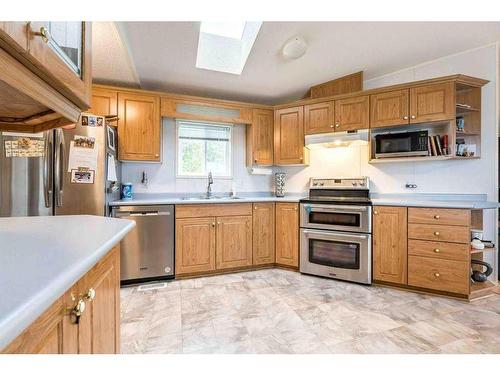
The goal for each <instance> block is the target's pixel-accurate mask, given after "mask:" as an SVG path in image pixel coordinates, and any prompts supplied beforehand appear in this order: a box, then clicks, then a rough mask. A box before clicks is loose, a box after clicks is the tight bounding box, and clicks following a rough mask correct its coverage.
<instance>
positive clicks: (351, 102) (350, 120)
mask: <svg viewBox="0 0 500 375" xmlns="http://www.w3.org/2000/svg"><path fill="white" fill-rule="evenodd" d="M369 103H370V98H369V96H367V95H365V96H356V97H354V98H347V99H340V100H335V131H339V132H343V131H347V130H358V129H368V128H369V126H370V122H369V118H370V106H369Z"/></svg>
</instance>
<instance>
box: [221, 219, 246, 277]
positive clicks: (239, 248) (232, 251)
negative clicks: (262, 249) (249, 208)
mask: <svg viewBox="0 0 500 375" xmlns="http://www.w3.org/2000/svg"><path fill="white" fill-rule="evenodd" d="M216 242H217V244H216V255H215V261H216V269H218V270H223V269H227V268H236V267H245V266H251V265H252V217H251V216H227V217H217V241H216Z"/></svg>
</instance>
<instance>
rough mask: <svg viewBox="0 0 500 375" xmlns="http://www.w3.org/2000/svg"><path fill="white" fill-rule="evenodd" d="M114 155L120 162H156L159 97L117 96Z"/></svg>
mask: <svg viewBox="0 0 500 375" xmlns="http://www.w3.org/2000/svg"><path fill="white" fill-rule="evenodd" d="M118 116H119V118H118V143H119V147H118V152H119V157H120V159H121V160H137V161H139V160H142V161H160V145H161V118H160V98H159V96H156V95H141V94H134V93H125V92H119V93H118Z"/></svg>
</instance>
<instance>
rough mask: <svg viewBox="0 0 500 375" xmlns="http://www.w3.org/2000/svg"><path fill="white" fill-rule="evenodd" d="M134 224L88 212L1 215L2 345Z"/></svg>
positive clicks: (52, 301) (2, 346)
mask: <svg viewBox="0 0 500 375" xmlns="http://www.w3.org/2000/svg"><path fill="white" fill-rule="evenodd" d="M134 226H135V223H134V222H133V221H130V220H123V219H113V218H107V217H100V216H88V215H81V216H36V217H9V218H0V294H1V296H2V298H0V350H2V349H3V348H5V347H6V346H7V345H8V344H9V343H10V342H11V341H13V340H14V339H15V338H16V337H17V336H18V335H19V334H20V333H22V332H23V330H24V329H25V328H27V327H28V326H29V325H30V324H31V323H33V322H34V321H35V320H36V319H37V318H38V317H39V316H40V315H41V313H43V311H45V310H46V309H47V308H48V307H50V305H52V303H54V302H55V301H56V300H57V299H58V298H59V297H60V296H61V295H63V294H64V293H65V292H66V291H67V290H68V289H69V288H70V287H71V286H72V285H73V284H74V283H75V282H76V281H78V280H79V279H80V278H81V277H82V276H83V275H84V274H85V273H87V272H88V271H89V270H90V269H91V268H92V267H93V266H94V265H95V264H96V263H97V262H98V261H99V260H100V259H101V258H103V257H104V256H105V255H106V254H107V253H108V252H109V251H110V250H111V249H112V248H113V247H114V246H115V245H116V244H117V243H118V242H120V241H121V240H122V238H123V237H125V235H126V234H127V233H128V232H129V231H130V230H132V228H133V227H134Z"/></svg>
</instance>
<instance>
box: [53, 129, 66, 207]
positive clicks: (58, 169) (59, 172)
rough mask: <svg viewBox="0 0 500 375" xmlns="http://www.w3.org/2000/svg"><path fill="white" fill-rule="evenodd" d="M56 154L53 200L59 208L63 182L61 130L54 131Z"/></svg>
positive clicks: (62, 136) (62, 137) (61, 199)
mask: <svg viewBox="0 0 500 375" xmlns="http://www.w3.org/2000/svg"><path fill="white" fill-rule="evenodd" d="M55 134H56V152H55V168H54V173H55V176H54V180H55V185H56V186H55V188H54V190H55V199H56V206H57V207H61V206H62V204H63V187H64V186H63V180H64V154H65V147H64V134H63V131H62V130H61V129H56V132H55Z"/></svg>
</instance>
